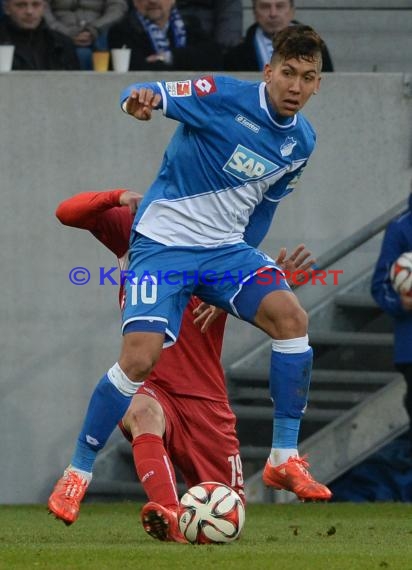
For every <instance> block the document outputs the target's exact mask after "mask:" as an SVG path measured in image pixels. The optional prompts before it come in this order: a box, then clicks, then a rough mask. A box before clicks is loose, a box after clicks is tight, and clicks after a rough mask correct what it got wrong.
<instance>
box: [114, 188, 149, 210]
mask: <svg viewBox="0 0 412 570" xmlns="http://www.w3.org/2000/svg"><path fill="white" fill-rule="evenodd" d="M142 198H143V196H141V195H140V194H138V193H137V192H131V191H130V190H126V192H123V193H122V194H120V198H119V204H120V206H128V207H129V208H130V211H131V213H132V214H135V213H136V211H137V208H138V207H139V204H140V202H141V200H142Z"/></svg>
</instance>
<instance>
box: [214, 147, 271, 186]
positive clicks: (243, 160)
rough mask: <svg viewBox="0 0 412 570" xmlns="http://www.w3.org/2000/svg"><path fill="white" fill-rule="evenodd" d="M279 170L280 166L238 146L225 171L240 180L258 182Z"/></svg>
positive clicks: (224, 168)
mask: <svg viewBox="0 0 412 570" xmlns="http://www.w3.org/2000/svg"><path fill="white" fill-rule="evenodd" d="M278 168H279V166H278V165H277V164H275V163H274V162H270V161H269V160H267V159H266V158H263V156H260V155H259V154H256V153H255V152H253V150H250V149H249V148H246V147H244V146H242V145H240V144H238V145H237V147H236V149H235V151H234V153H233V154H232V156H231V157H230V158H229V160H228V161H227V162H226V164H225V166H224V167H223V170H224V171H225V172H228V173H229V174H232V175H233V176H236V178H239V179H240V180H244V181H246V180H257V179H258V178H261V177H262V176H264V175H265V174H270V173H271V172H274V171H275V170H278Z"/></svg>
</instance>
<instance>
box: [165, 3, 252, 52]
mask: <svg viewBox="0 0 412 570" xmlns="http://www.w3.org/2000/svg"><path fill="white" fill-rule="evenodd" d="M176 6H177V8H178V10H179V12H180V13H181V14H182V16H183V17H184V18H185V17H189V16H191V17H196V18H197V19H198V20H199V22H201V25H202V29H203V31H204V32H205V34H206V35H207V36H208V37H209V38H210V39H211V40H214V41H215V42H216V43H218V44H220V45H221V46H224V47H232V46H235V45H237V44H238V43H239V42H240V41H241V40H242V32H243V7H242V0H177V1H176Z"/></svg>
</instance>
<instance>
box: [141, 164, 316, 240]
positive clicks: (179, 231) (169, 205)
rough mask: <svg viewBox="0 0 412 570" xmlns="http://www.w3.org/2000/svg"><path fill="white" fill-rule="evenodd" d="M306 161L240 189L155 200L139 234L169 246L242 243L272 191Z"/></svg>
mask: <svg viewBox="0 0 412 570" xmlns="http://www.w3.org/2000/svg"><path fill="white" fill-rule="evenodd" d="M305 161H306V159H302V160H297V161H293V162H292V164H291V165H290V166H289V167H287V168H282V169H281V170H278V171H276V172H274V173H272V174H270V175H268V176H267V177H266V178H262V179H260V180H254V181H249V182H247V183H246V184H243V185H241V186H238V187H237V188H227V189H224V190H219V191H217V192H215V191H212V192H206V193H202V194H198V195H194V196H185V197H183V198H178V199H175V200H168V199H160V200H154V201H153V202H151V203H150V204H149V205H148V207H147V208H146V210H145V211H144V213H143V215H142V217H141V219H140V220H139V223H138V224H137V227H136V231H137V232H139V233H141V234H143V235H145V236H147V237H148V238H150V239H152V240H154V241H157V242H159V243H162V244H163V245H167V246H178V245H184V246H202V247H217V246H219V245H222V244H225V245H230V244H234V243H239V242H241V241H243V234H244V232H245V228H246V226H247V225H248V223H249V218H250V216H251V215H252V213H253V211H254V209H255V207H256V206H257V204H260V202H261V201H262V199H263V198H264V194H265V192H266V191H267V190H268V188H269V187H270V186H272V185H273V184H274V183H275V182H276V181H277V180H279V179H280V178H282V177H283V176H284V175H285V173H286V172H293V171H295V170H297V169H298V168H300V167H301V166H302V164H303V163H304V162H305Z"/></svg>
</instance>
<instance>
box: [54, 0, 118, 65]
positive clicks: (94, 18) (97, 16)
mask: <svg viewBox="0 0 412 570" xmlns="http://www.w3.org/2000/svg"><path fill="white" fill-rule="evenodd" d="M48 6H49V7H48V9H47V10H46V14H45V18H46V22H47V23H48V25H49V26H50V28H52V29H53V30H57V31H59V32H61V33H62V34H65V35H66V36H69V37H70V38H72V40H73V42H74V44H75V45H76V48H77V54H78V57H79V59H80V66H81V68H82V69H92V56H91V54H92V51H93V50H105V49H107V29H108V28H109V26H111V24H113V23H114V22H117V21H118V20H120V19H121V18H122V17H123V16H124V14H125V13H126V12H127V7H128V4H127V0H76V1H75V2H73V1H72V0H49V3H48Z"/></svg>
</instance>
